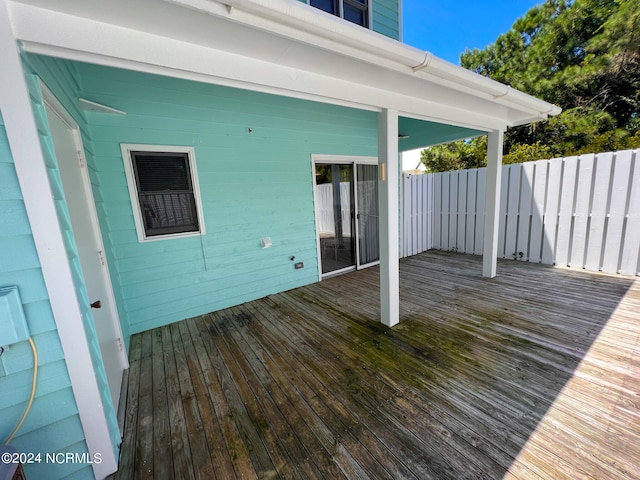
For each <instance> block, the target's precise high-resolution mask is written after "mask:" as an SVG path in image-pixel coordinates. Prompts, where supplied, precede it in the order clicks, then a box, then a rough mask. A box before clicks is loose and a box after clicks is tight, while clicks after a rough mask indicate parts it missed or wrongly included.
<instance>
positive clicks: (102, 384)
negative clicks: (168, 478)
mask: <svg viewBox="0 0 640 480" xmlns="http://www.w3.org/2000/svg"><path fill="white" fill-rule="evenodd" d="M25 70H27V72H28V73H27V75H26V78H27V84H28V86H29V91H30V94H31V99H32V104H33V105H32V106H33V111H34V116H35V120H36V123H37V126H38V132H39V134H40V143H41V146H42V151H43V154H44V157H45V163H46V166H47V171H48V173H49V181H50V183H51V188H52V191H53V194H54V199H55V201H56V210H57V214H58V221H59V223H60V228H61V230H62V232H63V237H64V240H65V247H66V251H67V258H68V260H69V262H70V264H71V271H72V275H73V281H74V285H75V288H76V297H77V300H78V304H79V305H80V309H81V311H82V318H83V324H84V331H85V333H86V336H87V344H88V345H89V351H90V353H91V358H92V363H93V369H94V372H95V375H96V380H97V382H98V386H99V388H100V394H101V397H102V405H103V408H104V411H105V417H106V419H107V422H108V424H109V432H110V436H111V443H112V445H113V449H114V452H115V455H116V458H117V457H118V452H119V445H120V431H119V428H118V422H117V418H116V413H115V410H114V407H113V404H112V402H111V394H110V392H109V385H108V382H107V377H106V373H105V370H104V366H103V363H102V355H101V353H100V346H99V343H98V339H97V335H96V331H95V326H94V323H93V317H92V314H91V307H90V305H89V303H90V302H89V298H88V295H87V291H86V287H85V284H84V278H83V276H82V269H81V266H80V260H79V258H78V253H77V248H76V245H75V241H74V238H73V233H72V230H71V221H70V219H69V212H68V209H67V205H66V201H65V197H64V191H63V188H62V182H61V179H60V173H59V171H58V164H57V160H56V158H55V153H54V148H53V143H52V140H51V137H50V133H49V126H48V121H47V117H46V113H45V108H44V103H43V100H42V93H41V90H40V85H39V83H38V77H39V78H41V79H42V81H43V82H44V83H45V84H46V85H47V87H48V88H49V90H51V92H52V93H53V94H54V95H55V96H56V98H57V99H58V100H59V101H60V102H61V103H62V104H63V105H64V106H65V109H66V110H67V112H68V113H69V114H70V115H71V116H73V117H74V120H75V121H76V122H77V124H78V126H79V127H80V128H81V130H82V134H83V145H84V146H85V148H87V147H89V148H87V149H86V152H85V154H86V157H87V164H89V165H91V164H92V162H91V161H90V159H92V154H91V150H90V146H91V141H90V137H89V136H88V135H87V130H86V121H85V119H84V115H83V113H82V112H81V111H80V110H79V108H78V104H77V98H78V84H77V79H76V76H75V71H74V69H73V66H72V65H71V64H70V63H68V62H64V61H60V60H53V59H49V60H47V61H41V59H40V58H39V57H35V56H28V57H25ZM90 168H91V167H90Z"/></svg>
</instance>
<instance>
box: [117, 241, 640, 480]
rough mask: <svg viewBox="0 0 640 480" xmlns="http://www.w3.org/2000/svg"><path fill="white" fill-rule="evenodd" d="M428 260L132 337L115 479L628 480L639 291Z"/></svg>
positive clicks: (638, 385) (568, 275)
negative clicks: (385, 301)
mask: <svg viewBox="0 0 640 480" xmlns="http://www.w3.org/2000/svg"><path fill="white" fill-rule="evenodd" d="M480 263H481V262H480V258H479V257H472V256H466V255H458V254H453V253H446V252H427V253H425V254H421V255H418V256H414V257H410V258H406V259H403V260H402V261H401V323H400V324H399V325H397V326H396V327H394V328H393V329H389V328H387V327H385V326H383V325H382V324H380V323H379V322H378V321H377V320H378V315H379V313H378V309H379V300H378V272H377V268H371V269H367V270H364V271H360V272H355V273H352V274H348V275H343V276H340V277H335V278H331V279H328V280H325V281H323V282H321V283H318V284H314V285H309V286H306V287H302V288H298V289H295V290H291V291H288V292H284V293H280V294H276V295H272V296H269V297H267V298H264V299H261V300H257V301H254V302H250V303H247V304H244V305H240V306H237V307H233V308H229V309H226V310H223V311H220V312H214V313H211V314H208V315H204V316H202V317H198V318H195V319H189V320H186V321H184V322H181V323H179V324H174V325H171V326H167V327H162V328H160V329H156V330H154V331H151V332H145V333H143V334H140V335H137V336H134V337H133V338H132V342H131V350H130V357H131V370H130V373H129V388H128V391H127V392H128V393H127V410H126V427H125V435H124V443H123V446H122V459H121V468H120V471H119V472H118V474H117V478H122V479H125V478H126V479H128V478H165V476H166V475H169V477H170V476H171V475H173V477H174V478H247V479H256V478H260V479H262V478H269V479H270V478H300V479H311V478H326V479H339V478H349V479H373V478H375V479H379V478H403V479H405V478H406V479H447V478H450V479H465V478H473V479H478V478H482V479H485V478H486V479H493V478H496V479H498V478H507V479H536V480H543V479H550V478H553V479H579V478H598V479H620V478H625V479H640V463H639V462H640V281H638V280H636V279H633V278H624V277H619V276H612V275H600V274H593V273H587V272H580V271H575V270H568V269H556V268H551V267H545V266H540V265H531V264H526V263H522V262H519V261H501V262H500V263H499V265H498V277H497V278H495V279H486V278H482V277H481V275H480V271H481V265H480Z"/></svg>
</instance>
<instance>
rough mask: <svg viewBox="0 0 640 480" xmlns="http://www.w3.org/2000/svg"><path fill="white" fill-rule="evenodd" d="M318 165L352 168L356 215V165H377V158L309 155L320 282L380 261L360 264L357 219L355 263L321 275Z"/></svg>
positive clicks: (355, 224) (354, 225)
mask: <svg viewBox="0 0 640 480" xmlns="http://www.w3.org/2000/svg"><path fill="white" fill-rule="evenodd" d="M318 163H328V164H334V165H352V166H353V184H354V192H353V197H354V198H353V202H354V205H355V212H356V215H357V213H358V211H359V209H358V172H357V170H358V169H357V168H356V167H357V165H378V158H377V157H366V156H357V155H323V154H312V155H311V176H312V178H313V205H314V215H315V220H316V249H317V258H318V279H319V280H322V279H323V278H328V277H332V276H334V275H339V274H341V273H346V272H351V271H354V270H359V269H361V268H366V267H371V266H373V265H378V264H379V263H380V261H379V260H378V261H375V262H370V263H367V264H360V242H359V238H360V231H359V227H358V221H357V218H356V219H354V222H353V228H354V234H355V243H356V262H355V264H354V265H353V266H349V267H345V268H341V269H339V270H334V271H333V272H329V273H325V274H323V273H322V249H321V247H320V230H319V226H320V218H319V216H318V209H317V205H318V196H317V189H316V187H317V184H316V164H318Z"/></svg>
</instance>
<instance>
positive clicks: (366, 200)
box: [356, 165, 380, 266]
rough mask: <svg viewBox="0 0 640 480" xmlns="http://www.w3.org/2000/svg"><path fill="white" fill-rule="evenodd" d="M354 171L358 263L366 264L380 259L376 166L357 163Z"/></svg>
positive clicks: (360, 264)
mask: <svg viewBox="0 0 640 480" xmlns="http://www.w3.org/2000/svg"><path fill="white" fill-rule="evenodd" d="M356 172H357V181H356V187H357V188H356V191H357V192H358V193H357V195H358V202H357V210H358V212H357V214H356V219H357V223H358V228H357V230H358V265H359V266H366V265H369V264H371V263H375V262H377V261H378V260H380V242H379V226H380V223H379V221H378V219H379V217H378V166H377V165H357V166H356Z"/></svg>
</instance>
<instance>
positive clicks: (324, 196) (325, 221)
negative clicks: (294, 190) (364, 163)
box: [316, 182, 351, 237]
mask: <svg viewBox="0 0 640 480" xmlns="http://www.w3.org/2000/svg"><path fill="white" fill-rule="evenodd" d="M350 188H351V185H350V183H349V182H340V203H341V205H342V208H341V210H340V213H341V215H342V229H343V230H342V234H343V235H345V236H347V237H350V236H351V190H350ZM316 200H317V202H318V207H317V209H318V217H317V218H318V231H319V232H320V234H321V235H331V236H333V235H335V234H336V225H335V219H334V214H333V204H334V199H333V185H332V184H331V183H325V184H322V185H318V186H316Z"/></svg>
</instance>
